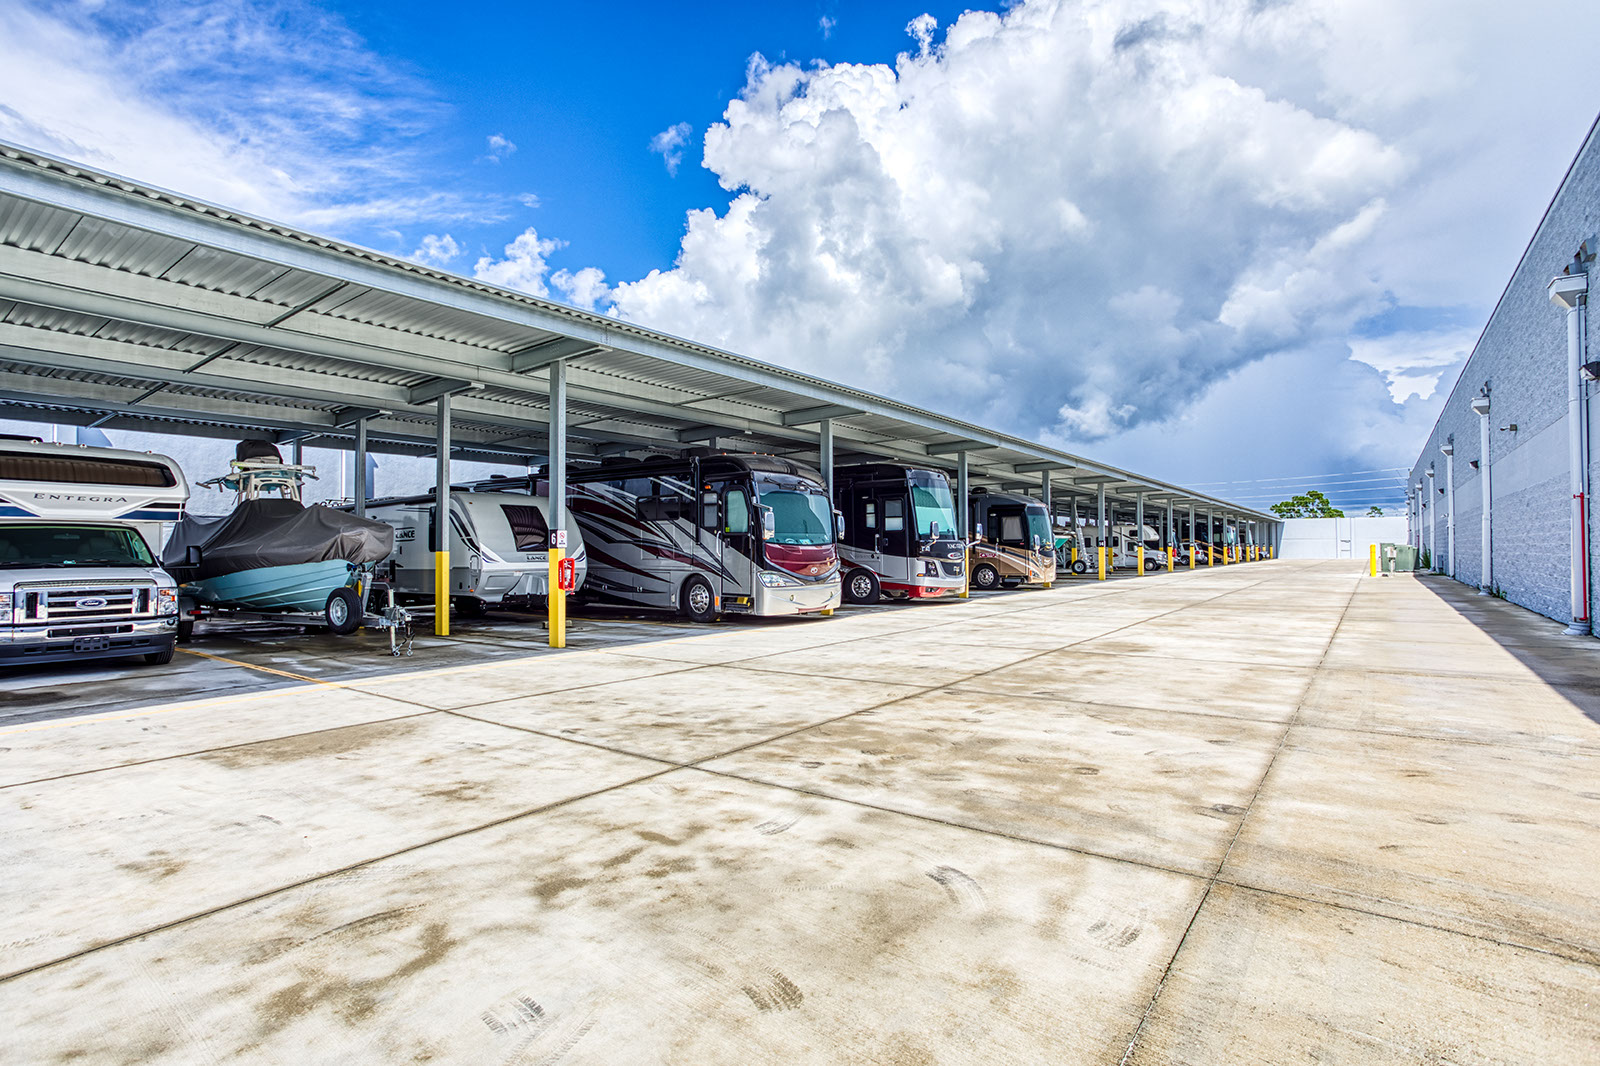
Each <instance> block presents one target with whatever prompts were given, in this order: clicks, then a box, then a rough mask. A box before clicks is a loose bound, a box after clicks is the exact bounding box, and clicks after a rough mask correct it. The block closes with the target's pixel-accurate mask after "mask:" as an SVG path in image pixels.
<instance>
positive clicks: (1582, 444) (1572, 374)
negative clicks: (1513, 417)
mask: <svg viewBox="0 0 1600 1066" xmlns="http://www.w3.org/2000/svg"><path fill="white" fill-rule="evenodd" d="M1549 293H1550V302H1551V303H1553V304H1555V305H1556V306H1557V307H1560V308H1564V309H1565V310H1566V312H1567V465H1568V468H1569V474H1568V479H1567V480H1568V488H1569V489H1570V490H1571V493H1572V519H1571V529H1572V536H1571V544H1572V562H1571V566H1572V575H1571V587H1572V624H1571V625H1570V626H1568V627H1567V633H1568V634H1569V635H1571V636H1575V637H1581V636H1587V635H1588V634H1589V633H1590V632H1591V631H1592V629H1593V626H1592V623H1591V622H1590V619H1589V432H1588V427H1587V426H1586V425H1585V424H1584V423H1585V422H1586V421H1587V418H1586V417H1585V415H1586V412H1585V410H1584V406H1585V405H1584V386H1583V374H1582V371H1583V340H1584V337H1583V333H1584V326H1585V322H1584V317H1585V312H1586V311H1587V310H1588V304H1589V275H1588V274H1563V275H1562V276H1560V277H1558V278H1556V279H1555V280H1553V281H1551V282H1550V287H1549Z"/></svg>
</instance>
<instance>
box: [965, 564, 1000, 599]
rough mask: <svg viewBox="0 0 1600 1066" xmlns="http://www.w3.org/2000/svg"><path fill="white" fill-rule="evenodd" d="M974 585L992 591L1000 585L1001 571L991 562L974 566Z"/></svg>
mask: <svg viewBox="0 0 1600 1066" xmlns="http://www.w3.org/2000/svg"><path fill="white" fill-rule="evenodd" d="M972 587H973V588H975V589H981V590H983V591H984V592H992V591H994V590H995V589H997V588H999V587H1000V571H998V570H996V569H995V568H994V566H993V565H992V564H990V563H979V564H978V565H977V566H975V567H973V568H972Z"/></svg>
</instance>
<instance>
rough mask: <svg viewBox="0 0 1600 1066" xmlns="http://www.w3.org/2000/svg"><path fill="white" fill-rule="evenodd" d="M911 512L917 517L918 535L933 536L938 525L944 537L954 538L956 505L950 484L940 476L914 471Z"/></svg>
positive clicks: (911, 476) (911, 480) (911, 477)
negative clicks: (935, 526) (935, 525)
mask: <svg viewBox="0 0 1600 1066" xmlns="http://www.w3.org/2000/svg"><path fill="white" fill-rule="evenodd" d="M909 480H910V482H911V510H912V511H913V512H914V513H915V514H916V517H917V535H918V536H922V537H931V536H933V527H934V524H935V523H937V524H938V526H939V532H940V534H942V535H943V536H946V537H953V536H955V532H956V503H955V500H954V498H952V497H951V495H950V483H949V482H948V481H946V480H945V479H944V478H943V477H941V476H939V475H938V474H924V473H922V472H920V471H912V473H911V474H910V477H909Z"/></svg>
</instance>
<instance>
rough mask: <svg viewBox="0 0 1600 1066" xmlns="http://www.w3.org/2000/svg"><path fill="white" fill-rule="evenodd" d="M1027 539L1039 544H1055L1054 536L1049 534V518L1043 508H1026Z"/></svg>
mask: <svg viewBox="0 0 1600 1066" xmlns="http://www.w3.org/2000/svg"><path fill="white" fill-rule="evenodd" d="M1028 539H1029V540H1030V541H1036V542H1038V543H1039V544H1044V545H1051V546H1053V545H1054V544H1055V540H1056V538H1055V534H1053V533H1051V532H1050V516H1049V515H1047V514H1045V511H1044V508H1043V507H1030V508H1028Z"/></svg>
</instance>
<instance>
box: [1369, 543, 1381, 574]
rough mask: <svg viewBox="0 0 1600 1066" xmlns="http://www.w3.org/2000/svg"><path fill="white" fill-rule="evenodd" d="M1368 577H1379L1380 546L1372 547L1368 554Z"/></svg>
mask: <svg viewBox="0 0 1600 1066" xmlns="http://www.w3.org/2000/svg"><path fill="white" fill-rule="evenodd" d="M1367 576H1368V577H1377V576H1378V546H1377V545H1376V544H1374V545H1372V546H1371V547H1370V548H1369V550H1368V553H1367Z"/></svg>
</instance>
